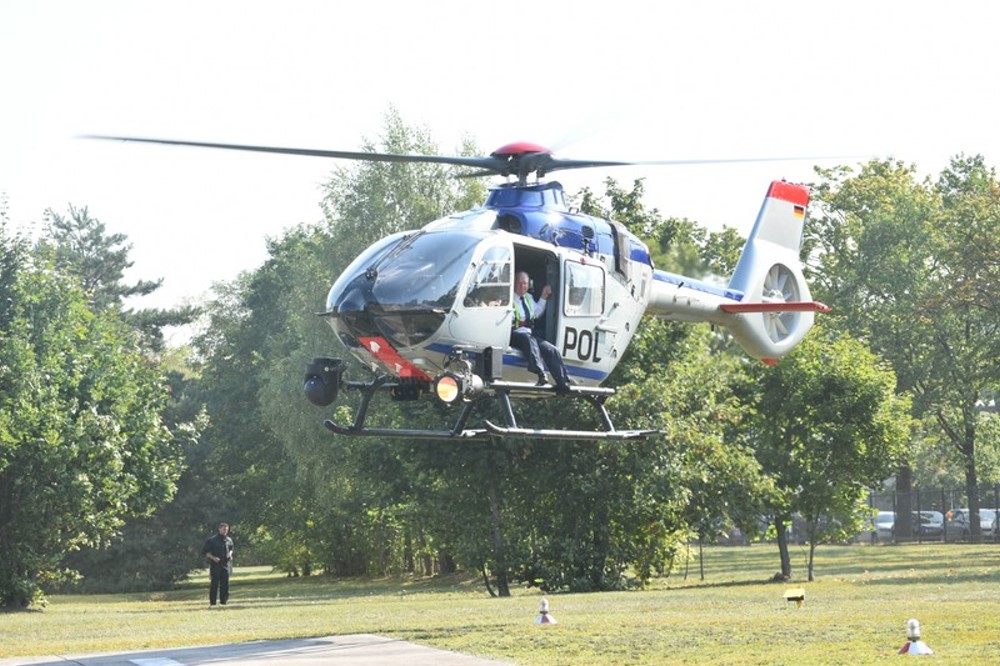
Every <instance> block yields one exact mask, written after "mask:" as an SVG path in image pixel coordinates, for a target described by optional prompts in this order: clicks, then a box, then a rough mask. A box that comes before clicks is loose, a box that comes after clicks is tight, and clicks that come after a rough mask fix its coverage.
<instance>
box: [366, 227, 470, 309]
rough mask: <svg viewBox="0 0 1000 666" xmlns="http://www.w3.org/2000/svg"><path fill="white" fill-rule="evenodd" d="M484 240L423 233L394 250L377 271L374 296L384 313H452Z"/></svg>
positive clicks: (462, 235) (459, 234)
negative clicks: (476, 253)
mask: <svg viewBox="0 0 1000 666" xmlns="http://www.w3.org/2000/svg"><path fill="white" fill-rule="evenodd" d="M481 239H482V236H481V235H479V234H465V233H460V232H455V231H449V232H447V233H422V234H419V235H418V236H416V237H414V238H412V239H410V240H409V241H408V242H405V243H402V244H401V245H398V246H397V247H395V248H393V250H392V252H390V253H389V254H388V255H386V256H384V257H383V258H382V259H381V260H380V261H379V265H378V267H377V275H376V276H375V284H374V286H373V289H372V294H373V295H374V296H375V301H376V302H377V303H378V305H379V307H380V308H381V309H382V310H383V311H391V310H398V309H407V310H409V309H415V308H432V309H450V308H451V306H452V304H453V303H454V302H455V296H456V295H457V293H458V286H459V283H460V282H461V280H462V277H463V276H464V275H465V270H466V268H467V267H468V265H469V262H470V261H472V253H473V251H474V250H475V248H476V245H477V244H478V243H479V241H480V240H481Z"/></svg>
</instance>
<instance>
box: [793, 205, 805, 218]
mask: <svg viewBox="0 0 1000 666" xmlns="http://www.w3.org/2000/svg"><path fill="white" fill-rule="evenodd" d="M805 216H806V209H805V206H796V207H795V217H805Z"/></svg>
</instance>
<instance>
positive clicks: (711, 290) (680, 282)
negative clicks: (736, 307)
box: [653, 269, 744, 301]
mask: <svg viewBox="0 0 1000 666" xmlns="http://www.w3.org/2000/svg"><path fill="white" fill-rule="evenodd" d="M653 279H654V280H656V281H657V282H666V283H667V284H674V285H677V286H678V287H680V286H684V287H687V288H688V289H694V290H695V291H701V292H704V293H706V294H712V295H713V296H721V297H722V298H728V299H730V300H734V301H742V300H743V296H744V294H743V292H742V291H739V290H736V289H729V288H727V287H718V286H716V285H714V284H709V283H707V282H700V281H698V280H692V279H691V278H689V277H684V276H683V275H677V274H676V273H668V272H667V271H661V270H659V269H657V270H654V271H653Z"/></svg>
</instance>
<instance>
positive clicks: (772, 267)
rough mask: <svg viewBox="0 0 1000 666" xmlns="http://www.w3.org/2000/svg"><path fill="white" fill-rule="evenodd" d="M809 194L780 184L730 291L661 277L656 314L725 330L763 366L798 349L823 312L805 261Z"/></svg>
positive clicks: (653, 300)
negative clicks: (802, 247)
mask: <svg viewBox="0 0 1000 666" xmlns="http://www.w3.org/2000/svg"><path fill="white" fill-rule="evenodd" d="M808 205H809V190H808V189H807V188H805V187H804V186H802V185H795V184H792V183H786V182H784V181H774V182H772V183H771V186H770V187H769V188H768V191H767V195H766V196H765V198H764V203H763V205H762V206H761V209H760V212H759V213H758V215H757V221H756V223H755V224H754V227H753V230H752V231H751V232H750V236H749V238H747V242H746V245H745V246H744V248H743V253H742V254H741V255H740V259H739V262H738V263H737V265H736V270H735V271H734V273H733V277H732V280H731V281H730V283H729V285H728V287H716V286H712V285H708V284H706V283H702V282H698V281H696V280H691V279H689V278H684V277H681V276H676V275H672V274H669V273H665V272H663V271H655V273H654V281H653V288H652V290H651V292H650V298H649V312H650V314H653V315H656V316H659V317H663V318H666V319H677V320H682V321H705V322H710V323H712V324H716V325H720V326H724V327H726V328H728V329H729V331H730V332H731V333H732V335H733V338H734V339H735V340H736V341H737V342H738V343H739V344H740V346H742V347H743V348H744V350H746V352H747V353H748V354H749V355H750V356H752V357H754V358H758V359H762V360H765V361H773V360H774V359H777V358H780V357H781V356H783V355H785V354H786V353H788V352H789V351H791V349H792V348H793V347H795V345H797V344H798V343H799V342H800V341H801V340H802V338H803V337H804V336H805V334H806V333H807V332H808V331H809V329H810V328H811V327H812V324H813V317H814V314H815V313H816V312H827V311H829V307H827V306H826V305H824V304H823V303H819V302H816V301H813V300H812V296H811V295H810V293H809V285H808V284H806V281H805V277H804V276H803V274H802V262H801V261H800V259H799V250H800V244H801V242H802V226H803V221H804V218H805V212H806V208H807V206H808Z"/></svg>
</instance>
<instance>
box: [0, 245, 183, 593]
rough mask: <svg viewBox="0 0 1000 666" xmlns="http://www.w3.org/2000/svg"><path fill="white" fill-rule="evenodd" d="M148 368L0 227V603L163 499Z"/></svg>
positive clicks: (167, 438) (114, 322)
mask: <svg viewBox="0 0 1000 666" xmlns="http://www.w3.org/2000/svg"><path fill="white" fill-rule="evenodd" d="M166 399H167V393H166V390H165V386H164V384H163V381H162V377H161V375H160V373H159V371H158V369H157V367H156V366H155V365H154V364H152V363H150V362H149V361H148V360H147V359H146V358H145V357H144V356H143V355H142V354H141V353H140V352H139V350H138V349H137V348H136V346H135V344H134V339H133V336H132V334H131V331H130V329H129V327H128V326H127V325H126V324H125V323H123V322H122V321H121V319H120V318H119V317H118V315H117V314H116V313H114V312H112V311H110V310H104V311H99V312H95V311H93V310H91V309H90V307H89V304H88V302H87V300H86V297H85V294H84V293H83V291H82V290H81V289H80V288H79V287H77V286H76V285H75V282H74V280H73V279H71V278H68V277H67V276H65V275H63V274H61V273H59V272H58V271H54V270H52V268H51V266H48V265H46V264H44V263H42V264H40V265H36V263H35V262H34V261H33V260H32V257H31V255H30V253H29V251H28V248H27V245H26V244H25V243H24V242H23V241H21V240H20V239H17V238H11V237H9V236H8V235H7V234H6V229H5V228H2V227H0V604H2V605H7V606H26V605H29V604H32V603H36V602H39V601H41V600H42V595H41V585H43V584H44V583H45V582H46V581H49V580H53V579H57V578H59V577H60V576H62V575H63V574H64V572H61V571H59V570H58V568H57V567H58V563H59V561H60V560H61V558H62V557H63V556H64V555H65V554H66V553H67V552H70V551H72V550H74V549H77V548H80V547H83V546H95V545H99V544H101V543H105V542H106V541H107V540H108V539H109V537H111V536H112V535H113V534H114V533H115V531H116V530H118V529H119V528H120V527H121V525H122V524H123V521H124V520H125V518H126V517H128V516H133V515H144V514H148V513H150V512H151V511H152V510H153V509H155V508H156V507H157V506H159V505H160V504H162V503H163V502H165V501H166V500H167V499H169V497H170V495H171V493H172V492H173V490H174V481H175V480H176V478H177V474H178V473H179V467H180V459H179V455H178V452H177V448H176V442H175V440H174V437H173V435H172V434H171V432H170V431H169V430H168V429H167V428H165V427H164V424H163V422H162V420H161V418H160V410H161V409H162V407H163V405H164V403H165V401H166Z"/></svg>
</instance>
